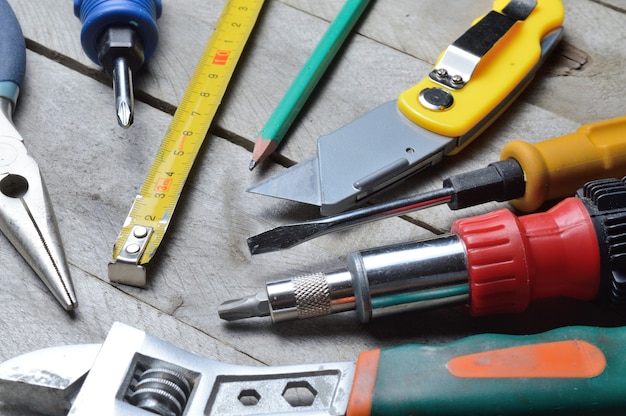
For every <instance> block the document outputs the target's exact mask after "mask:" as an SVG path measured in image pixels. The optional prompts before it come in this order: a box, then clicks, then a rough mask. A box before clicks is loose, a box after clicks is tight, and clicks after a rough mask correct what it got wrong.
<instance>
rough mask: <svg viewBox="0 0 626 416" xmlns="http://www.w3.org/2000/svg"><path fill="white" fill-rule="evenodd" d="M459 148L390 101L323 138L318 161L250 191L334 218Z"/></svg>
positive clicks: (303, 165)
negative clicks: (309, 206)
mask: <svg viewBox="0 0 626 416" xmlns="http://www.w3.org/2000/svg"><path fill="white" fill-rule="evenodd" d="M455 145H456V141H455V140H454V139H452V138H449V137H444V136H441V135H438V134H435V133H432V132H430V131H428V130H426V129H423V128H421V127H419V126H417V125H416V124H415V123H412V122H411V121H410V120H409V119H407V118H406V117H405V116H404V115H402V114H401V113H400V111H399V110H398V108H397V105H396V101H390V102H388V103H386V104H383V105H381V106H379V107H377V108H375V109H374V110H372V111H370V112H368V113H366V114H365V115H363V116H361V117H359V118H357V119H356V120H354V121H352V122H350V123H349V124H346V125H345V126H343V127H341V128H340V129H338V130H336V131H334V132H333V133H331V134H329V135H326V136H322V137H320V139H319V141H318V147H317V158H314V159H310V160H308V161H306V162H302V163H300V164H297V165H295V166H293V167H291V168H289V169H287V170H286V171H284V172H282V173H281V174H279V175H276V176H274V177H272V178H269V179H267V180H265V181H264V182H262V183H260V184H259V185H257V186H255V187H253V188H251V189H249V190H248V191H250V192H255V193H259V194H263V195H268V196H274V197H278V198H285V199H291V200H294V201H300V202H305V203H309V204H315V205H319V206H320V210H321V212H322V214H323V215H332V214H336V213H339V212H342V211H345V210H346V209H349V208H351V207H353V206H354V205H357V204H361V203H363V202H364V201H365V200H367V199H368V198H370V197H372V196H373V195H375V194H376V193H377V192H378V191H380V190H382V189H384V188H387V187H389V186H390V185H392V184H394V183H396V182H398V181H399V180H401V179H402V178H404V177H406V176H408V175H410V174H412V173H414V172H417V171H418V170H421V169H423V168H425V167H427V166H430V165H432V164H435V163H437V162H439V161H440V160H441V159H442V157H443V154H444V153H445V151H446V150H447V149H448V148H453V147H454V146H455Z"/></svg>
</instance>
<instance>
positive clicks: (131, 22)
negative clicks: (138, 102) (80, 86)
mask: <svg viewBox="0 0 626 416" xmlns="http://www.w3.org/2000/svg"><path fill="white" fill-rule="evenodd" d="M74 14H75V15H76V16H77V17H78V18H80V20H81V22H83V28H82V30H81V35H80V40H81V44H82V46H83V50H84V51H85V53H86V54H87V56H88V57H89V58H90V59H91V60H92V61H93V62H95V63H96V64H98V65H101V66H102V67H103V68H104V70H105V71H106V73H107V74H108V75H109V76H110V77H112V79H113V91H114V93H115V110H116V112H117V121H118V123H119V125H120V126H122V127H124V128H128V127H130V125H131V124H132V123H133V117H134V112H135V103H134V93H133V74H134V73H136V72H137V71H139V69H140V68H141V67H142V66H143V64H144V63H146V62H147V61H148V60H149V59H150V58H151V57H152V55H153V53H154V51H155V50H156V47H157V43H158V41H159V31H158V27H157V23H156V20H157V19H158V18H159V17H161V0H74Z"/></svg>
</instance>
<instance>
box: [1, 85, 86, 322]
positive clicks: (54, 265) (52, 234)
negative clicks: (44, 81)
mask: <svg viewBox="0 0 626 416" xmlns="http://www.w3.org/2000/svg"><path fill="white" fill-rule="evenodd" d="M11 109H12V104H11V102H10V101H9V100H8V99H5V98H1V97H0V230H1V231H2V233H3V234H4V235H5V236H6V237H7V238H8V239H9V241H11V243H12V244H13V245H14V246H15V248H16V249H17V250H18V251H19V253H20V254H21V255H22V257H24V259H25V260H26V261H27V262H28V264H29V265H30V266H31V267H32V268H33V270H34V271H35V272H36V273H37V275H38V276H39V277H40V278H41V280H42V281H43V282H44V283H45V284H46V286H47V287H48V288H49V290H50V291H51V292H52V293H53V295H54V296H55V297H56V298H57V300H58V301H59V302H60V303H61V305H62V306H63V308H64V309H65V310H68V311H70V310H73V309H75V308H76V307H77V306H78V302H77V300H76V294H75V292H74V287H73V285H72V281H71V277H70V272H69V268H68V265H67V260H66V258H65V253H64V250H63V244H62V242H61V239H60V233H59V230H58V227H57V223H56V218H55V215H54V211H53V209H52V204H51V201H50V196H49V194H48V190H47V189H46V185H45V183H44V181H43V178H42V177H41V172H40V170H39V166H38V165H37V162H36V161H35V160H34V159H33V158H32V157H31V156H30V155H29V154H28V152H27V150H26V147H25V146H24V140H23V139H22V137H21V135H20V134H19V132H18V131H17V130H16V129H15V127H14V126H13V123H12V121H11Z"/></svg>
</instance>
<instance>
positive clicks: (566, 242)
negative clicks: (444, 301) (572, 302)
mask: <svg viewBox="0 0 626 416" xmlns="http://www.w3.org/2000/svg"><path fill="white" fill-rule="evenodd" d="M451 231H452V232H453V233H455V234H457V235H458V236H459V237H460V238H461V239H462V240H463V241H464V243H465V245H466V250H467V261H468V271H469V283H470V302H469V309H470V313H471V314H472V315H474V316H481V315H490V314H496V313H511V312H521V311H523V310H525V309H526V307H527V306H528V303H529V302H530V300H531V299H537V298H546V297H554V296H566V297H570V298H574V299H580V300H592V299H595V298H596V297H597V296H598V292H599V288H600V277H601V274H600V249H599V245H598V238H597V236H596V233H595V229H594V225H593V222H592V220H591V218H590V216H589V212H588V210H587V209H586V208H585V205H584V204H583V203H582V202H581V200H580V199H578V198H568V199H566V200H564V201H563V202H561V203H560V204H558V205H556V206H555V207H553V208H552V209H550V210H549V211H547V212H544V213H537V214H531V215H526V216H522V217H517V216H515V215H514V214H513V213H511V212H510V211H509V210H507V209H501V210H498V211H494V212H491V213H488V214H484V215H479V216H476V217H470V218H464V219H460V220H458V221H456V222H455V223H454V224H453V225H452V228H451Z"/></svg>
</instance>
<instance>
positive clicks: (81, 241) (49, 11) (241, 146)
mask: <svg viewBox="0 0 626 416" xmlns="http://www.w3.org/2000/svg"><path fill="white" fill-rule="evenodd" d="M9 3H10V4H11V6H12V7H13V9H14V10H15V12H16V14H17V16H18V19H19V20H20V23H21V25H22V29H23V31H24V35H25V37H26V39H27V48H28V53H27V59H28V63H27V73H26V79H25V83H24V86H23V90H22V93H21V96H20V103H19V105H18V108H17V112H16V114H15V123H16V125H17V127H18V129H19V131H20V132H21V133H22V135H23V137H24V139H25V140H26V143H27V146H28V149H29V151H30V152H31V153H32V154H33V156H34V157H35V158H36V159H37V161H38V162H39V164H40V167H41V169H42V171H43V175H44V178H45V180H46V183H47V186H48V189H49V191H50V193H51V197H52V200H53V203H54V208H55V211H56V215H57V218H58V221H59V227H60V231H61V234H62V238H63V241H64V244H65V249H66V253H67V257H68V260H69V263H70V270H71V272H72V275H73V279H74V285H75V287H76V291H77V296H78V299H79V302H80V306H79V308H78V309H77V311H76V312H75V313H74V314H68V313H67V312H65V311H64V310H63V309H62V308H61V307H60V306H59V305H58V304H57V303H56V301H55V300H54V298H53V297H52V295H51V294H50V293H49V292H48V290H47V289H46V287H45V286H44V285H43V283H42V282H41V281H39V279H38V278H37V277H36V275H35V274H34V273H33V272H32V270H31V269H30V268H29V266H28V265H27V264H26V263H25V262H24V260H23V259H22V258H21V257H20V256H19V254H17V252H16V251H15V249H14V248H13V247H12V246H11V244H10V243H9V242H8V241H7V240H6V239H5V238H3V237H2V238H0V257H1V258H2V266H1V267H0V282H1V287H2V290H0V334H1V337H2V338H1V339H0V361H3V360H6V359H9V358H11V357H13V356H16V355H19V354H22V353H25V352H28V351H32V350H35V349H39V348H44V347H47V346H51V345H62V344H77V343H93V342H102V341H103V340H104V338H105V337H106V335H107V332H108V330H109V328H110V327H111V324H112V323H113V322H114V321H121V322H124V323H126V324H129V325H132V326H135V327H138V328H140V329H143V330H146V331H148V332H150V333H152V334H154V335H158V336H159V337H162V338H164V339H166V340H167V341H170V342H172V343H174V344H176V345H178V346H180V347H182V348H185V349H187V350H190V351H193V352H196V353H198V354H201V355H203V356H207V357H210V358H214V359H217V360H223V361H226V362H230V363H236V364H247V365H278V364H297V363H303V362H307V363H314V362H325V361H343V360H347V361H351V360H355V359H356V357H357V355H358V353H359V352H360V351H363V350H367V349H373V348H381V347H389V346H394V345H399V344H404V343H437V342H444V341H448V340H453V339H457V338H460V337H463V336H466V335H470V334H474V333H482V332H501V333H513V334H518V333H534V332H538V331H543V330H547V329H551V328H555V327H558V326H562V325H571V324H588V325H622V324H624V323H626V320H625V319H624V317H623V315H620V314H618V313H616V312H607V311H605V310H603V309H601V308H599V307H597V306H595V305H592V304H585V303H580V302H574V301H568V300H562V299H559V300H554V299H551V300H546V301H539V302H536V303H534V304H533V305H532V306H531V308H530V309H529V311H528V313H525V314H519V315H514V316H498V317H487V318H481V319H472V318H470V317H468V316H467V315H466V312H465V309H464V308H462V307H458V308H451V309H445V310H438V311H429V312H422V313H408V314H404V315H401V316H396V317H391V318H385V319H381V320H379V321H375V322H373V323H371V324H369V325H363V324H359V323H357V322H356V319H355V316H354V314H352V313H345V314H341V315H335V316H331V317H326V318H322V319H316V320H309V321H299V322H291V323H284V324H280V325H272V324H271V322H270V321H269V319H253V320H248V321H240V322H237V323H231V324H228V323H225V322H224V321H221V320H220V319H219V317H218V315H217V306H218V305H219V304H220V303H221V302H223V301H224V300H227V299H230V298H235V297H239V296H241V295H244V294H250V293H254V292H256V291H258V290H259V289H261V288H262V287H263V285H264V282H265V281H267V280H273V279H278V278H283V277H287V276H292V275H297V274H301V273H307V272H311V271H318V270H319V271H323V270H332V269H335V268H337V267H341V266H342V265H343V264H344V258H345V255H346V253H347V252H349V251H351V250H356V249H360V248H366V247H372V246H378V245H383V244H387V243H393V242H401V241H406V240H409V239H418V238H424V237H430V236H432V235H433V233H442V232H444V231H445V230H446V229H447V228H448V227H449V226H450V224H451V223H452V222H453V221H454V220H455V219H456V218H459V217H463V216H468V215H474V214H478V213H482V212H485V211H488V210H492V209H494V208H497V207H501V206H506V204H496V203H493V204H487V205H483V206H479V207H474V208H471V209H466V210H462V211H456V212H455V211H450V210H449V209H448V208H447V206H443V207H437V208H432V209H429V210H426V211H422V212H419V213H416V214H411V217H412V219H413V221H408V220H407V219H402V218H394V219H388V220H385V221H381V222H378V223H373V224H369V225H367V226H363V227H360V228H358V229H353V230H350V231H346V232H342V233H339V234H331V235H327V236H324V237H322V238H319V239H316V240H313V241H310V242H308V243H305V244H302V245H300V246H298V247H296V248H294V249H291V250H288V251H283V252H278V253H272V254H265V255H259V256H255V257H254V258H252V257H251V256H250V254H249V253H248V250H247V246H246V243H245V239H246V237H248V236H251V235H253V234H256V233H259V232H261V231H264V230H266V229H268V228H272V227H274V226H277V225H279V224H285V223H289V222H292V221H294V220H301V219H307V218H312V217H315V216H318V215H319V213H318V210H317V209H316V208H315V207H310V206H304V205H301V204H297V203H294V202H289V201H281V200H276V199H272V198H268V197H264V196H260V195H254V194H249V193H246V192H245V189H246V188H247V187H249V186H250V185H252V184H254V183H256V182H258V181H259V180H261V179H263V178H266V177H269V176H271V175H273V174H275V173H277V172H279V171H281V170H282V169H284V168H285V167H286V166H290V165H292V164H293V163H296V162H298V161H301V160H304V159H308V158H310V157H312V156H314V154H315V146H316V140H317V138H318V137H319V136H320V135H322V134H326V133H329V132H331V131H333V130H335V129H336V128H338V127H340V126H342V125H343V124H345V123H347V122H349V121H351V120H352V119H354V118H355V117H357V116H358V115H360V114H362V113H364V112H366V111H368V110H370V109H372V108H374V107H375V106H377V105H379V104H381V103H383V102H386V101H388V100H393V99H395V98H396V97H397V95H398V94H399V93H400V92H401V91H403V90H404V89H406V88H408V87H410V86H411V85H413V84H414V83H416V82H417V81H418V80H419V79H421V78H422V77H423V76H425V75H426V74H427V73H428V71H429V70H430V69H431V67H432V65H433V63H434V61H435V60H436V58H437V56H438V55H439V53H440V52H441V51H443V50H444V49H445V47H447V45H448V44H449V43H451V42H452V41H454V40H455V39H456V38H457V37H458V36H459V35H460V34H461V33H462V32H463V31H464V30H466V29H467V28H468V27H469V25H470V23H471V22H472V20H474V19H475V18H476V17H478V16H480V15H481V14H484V13H485V12H487V11H488V10H489V9H490V8H491V1H489V0H477V1H471V2H470V1H464V2H460V1H456V0H421V1H414V0H394V1H385V0H378V1H376V0H374V1H372V4H371V7H369V9H368V10H367V11H366V13H365V14H364V16H363V18H362V20H361V22H360V24H359V25H358V26H357V28H356V33H354V35H353V36H351V37H350V38H349V39H348V41H347V43H346V45H345V47H344V49H343V50H342V52H341V54H340V55H339V56H338V57H337V59H336V61H335V64H334V65H332V69H331V70H330V71H329V72H328V73H327V75H326V76H325V78H324V80H323V82H322V83H321V84H320V85H319V87H318V88H317V90H316V93H315V95H314V97H313V98H312V99H311V100H310V102H309V104H308V105H307V106H306V107H305V109H304V111H303V112H302V113H301V115H300V117H299V118H298V120H297V122H296V123H295V125H294V127H293V128H292V129H291V130H290V132H289V135H288V137H287V139H286V140H285V141H284V145H283V146H282V147H281V148H280V152H279V154H278V155H277V156H276V158H274V159H273V160H271V161H268V163H265V164H263V165H262V166H261V167H258V168H257V169H256V170H255V171H254V172H252V173H251V172H249V171H248V168H247V167H248V162H249V160H250V156H251V149H252V145H253V140H254V138H255V137H256V135H257V133H258V132H259V131H260V129H261V127H262V126H263V124H264V123H265V121H266V120H267V118H268V117H269V115H270V114H271V112H272V110H273V109H274V107H275V106H276V105H277V103H278V102H279V100H280V99H281V97H282V95H283V94H284V92H285V91H286V89H287V87H288V86H289V84H290V82H291V80H292V79H293V78H294V77H295V75H296V74H297V72H298V71H299V70H300V68H301V66H302V64H303V63H304V61H305V60H306V59H307V57H308V55H309V54H310V52H311V51H312V49H313V48H314V47H315V45H316V43H317V41H318V39H319V38H320V37H321V36H322V34H323V33H324V31H325V30H326V28H327V27H328V25H329V22H330V21H331V20H332V19H333V17H334V16H335V15H336V14H337V12H338V10H339V9H340V7H341V5H342V4H343V2H342V1H338V0H280V1H278V0H268V1H266V4H265V6H264V9H263V12H262V15H261V18H260V20H259V21H258V23H257V25H256V29H255V31H254V33H253V36H252V38H251V40H250V41H249V43H248V46H247V47H246V50H245V53H244V56H243V59H242V60H241V62H240V64H239V67H238V69H237V72H236V74H235V77H234V79H233V82H232V83H231V86H230V88H229V90H228V92H227V95H226V98H225V99H224V101H223V104H222V107H221V110H220V112H219V114H218V117H217V119H216V120H215V122H214V124H213V126H212V128H211V133H210V134H209V136H208V137H207V140H206V142H205V145H204V147H203V149H202V152H201V154H200V155H199V157H198V161H197V163H196V166H195V167H194V170H193V172H192V175H191V177H190V180H189V181H188V184H187V186H186V188H185V192H184V195H183V198H182V200H181V203H180V206H179V208H178V210H177V212H176V215H175V219H174V221H173V223H172V225H171V228H170V230H169V232H168V234H167V236H166V238H165V241H164V243H163V244H162V246H161V248H160V249H159V252H158V254H157V257H156V258H155V259H154V260H153V261H152V263H151V264H150V265H149V269H148V273H149V283H148V286H147V287H146V288H144V289H139V288H134V287H128V286H124V285H114V284H111V283H110V282H109V280H108V277H107V263H108V262H109V260H110V258H111V250H112V246H113V243H114V242H115V240H116V238H117V235H118V233H119V231H120V228H121V226H122V222H123V221H124V219H125V217H126V215H127V214H128V210H129V209H130V206H131V203H132V201H133V198H134V196H135V194H136V193H137V192H138V190H139V188H140V186H141V184H142V183H143V181H144V179H145V176H146V173H147V171H148V168H149V166H150V164H151V162H152V160H153V158H154V156H155V154H156V150H157V149H158V146H159V145H160V143H161V140H162V138H163V136H164V134H165V131H166V130H167V127H168V125H169V123H170V121H171V119H172V114H173V112H174V110H175V107H176V105H177V103H178V102H179V100H180V98H181V96H182V94H183V92H184V90H185V87H186V85H187V83H188V81H189V78H190V76H191V74H192V72H193V69H194V68H195V65H196V64H197V62H198V59H199V57H200V54H201V53H202V51H203V49H204V46H205V44H206V42H207V40H208V38H209V36H210V34H211V32H212V30H213V28H214V25H215V22H216V20H217V18H218V16H219V14H220V11H221V8H222V6H223V4H224V1H223V0H212V1H201V0H175V1H164V2H163V3H164V4H163V16H162V17H161V19H160V20H159V21H158V24H159V27H160V35H161V39H160V44H159V47H158V50H157V52H156V54H155V55H154V57H153V59H152V60H151V61H150V62H149V64H148V65H147V66H145V67H144V69H143V70H142V71H141V72H140V73H139V74H137V76H136V90H137V93H136V95H137V99H138V101H137V105H136V113H135V122H134V125H133V126H132V127H131V128H130V129H128V130H123V129H122V128H120V127H118V125H117V123H116V119H115V111H114V105H113V104H114V103H113V93H112V90H111V87H110V83H109V80H108V79H107V77H106V76H105V75H104V74H103V73H102V72H101V71H100V69H99V68H98V67H97V66H96V65H94V64H93V63H92V62H91V61H90V60H89V59H88V58H87V57H86V55H85V54H84V53H83V51H82V49H81V46H80V41H79V33H80V29H81V23H80V21H79V20H78V19H77V18H75V17H74V15H73V8H72V2H70V1H68V0H46V1H43V2H33V1H24V0H9ZM564 4H565V10H566V15H565V35H564V39H563V41H562V43H561V44H560V46H559V48H558V49H557V51H556V54H555V55H554V56H553V57H552V58H551V59H550V60H549V62H548V63H547V65H546V66H545V67H544V68H543V69H542V70H541V71H540V73H539V75H538V77H537V79H536V80H535V81H534V82H533V83H532V84H531V85H530V87H529V89H528V90H527V91H526V92H525V93H524V94H523V95H522V96H521V97H520V99H519V100H518V101H517V102H516V103H514V104H513V105H512V106H511V108H510V109H509V110H508V111H507V112H506V113H505V114H504V115H503V116H502V117H501V118H500V119H499V120H498V121H497V122H496V123H495V124H494V125H493V126H492V127H490V128H489V129H488V130H487V131H486V132H485V133H484V134H483V135H482V136H481V137H480V138H479V139H477V140H476V141H475V142H474V143H473V144H472V145H471V146H470V147H469V148H467V149H466V150H465V151H463V152H462V153H461V154H460V155H458V156H456V157H452V158H448V159H445V160H444V162H443V163H442V164H440V165H439V166H437V167H436V168H433V169H431V170H428V171H426V172H424V173H423V174H420V175H419V177H414V178H412V179H410V180H408V181H407V182H406V183H405V184H404V185H403V186H402V187H401V188H399V189H396V190H395V191H393V192H390V193H388V194H386V195H385V197H386V198H387V199H391V198H395V197H398V196H400V195H407V194H411V193H416V192H421V191H426V190H431V189H435V188H438V187H440V186H441V181H442V180H443V179H444V178H446V177H447V176H449V175H451V174H455V173H459V172H462V171H466V170H470V169H474V168H478V167H483V166H485V165H487V164H488V163H490V162H492V161H495V160H497V159H498V155H499V153H500V149H501V148H502V146H503V145H504V143H506V142H507V141H509V140H511V139H523V140H527V141H531V142H536V141H541V140H545V139H548V138H550V137H554V136H559V135H562V134H566V133H569V132H572V131H574V130H575V129H576V128H578V126H580V125H581V124H584V123H589V122H593V121H598V120H603V119H608V118H612V117H616V116H620V115H624V114H625V113H626V101H625V100H624V96H623V91H624V88H625V87H624V86H625V85H626V73H625V71H624V62H626V48H624V46H623V45H624V43H625V42H626V31H624V24H625V23H626V19H625V12H626V2H624V1H622V0H597V1H587V0H583V1H581V0H576V1H574V0H565V1H564ZM625 174H626V172H625ZM0 413H1V414H3V415H4V414H6V415H17V414H24V413H23V412H21V411H19V410H17V411H16V410H15V409H10V408H8V407H7V406H2V405H0Z"/></svg>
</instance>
